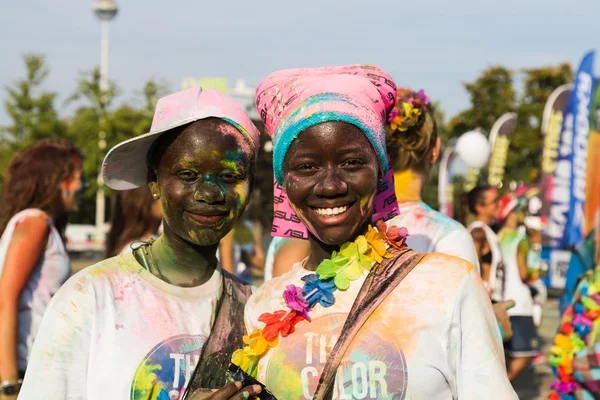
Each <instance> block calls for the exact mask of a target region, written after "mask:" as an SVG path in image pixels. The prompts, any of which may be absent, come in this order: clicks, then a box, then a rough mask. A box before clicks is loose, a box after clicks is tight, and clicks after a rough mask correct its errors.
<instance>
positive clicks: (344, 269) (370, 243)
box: [231, 221, 408, 378]
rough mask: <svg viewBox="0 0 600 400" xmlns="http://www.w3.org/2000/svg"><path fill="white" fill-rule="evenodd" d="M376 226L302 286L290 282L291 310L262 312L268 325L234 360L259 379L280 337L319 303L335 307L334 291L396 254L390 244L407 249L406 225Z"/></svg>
mask: <svg viewBox="0 0 600 400" xmlns="http://www.w3.org/2000/svg"><path fill="white" fill-rule="evenodd" d="M375 226H376V228H377V229H373V227H371V226H369V228H368V231H367V233H366V234H365V235H360V236H358V237H357V238H356V239H355V240H354V241H353V242H346V243H344V244H343V245H342V246H341V247H340V251H339V252H335V251H334V252H333V254H331V258H329V259H326V260H323V261H322V262H321V263H320V264H319V266H318V267H317V271H316V273H314V274H310V275H306V276H303V277H302V281H303V282H304V285H303V287H302V288H300V287H298V286H296V285H287V286H286V289H285V291H284V292H283V299H284V301H285V304H286V305H287V307H288V310H278V311H275V312H274V313H264V314H262V315H261V316H260V317H259V318H258V320H259V321H260V322H263V323H264V324H265V327H264V328H263V329H255V330H254V331H252V333H250V335H247V336H244V343H245V346H244V348H242V349H238V350H236V351H235V352H234V353H233V355H232V356H231V362H232V363H234V364H236V365H238V366H239V367H240V368H242V369H243V370H244V371H245V372H246V373H247V374H249V375H251V376H252V377H254V378H256V375H257V372H258V362H259V361H260V359H261V358H262V357H264V355H265V354H266V353H267V352H268V351H269V350H270V349H272V348H273V347H275V346H277V345H278V344H279V338H280V337H287V336H288V335H290V334H292V333H294V331H295V330H296V325H297V324H298V323H299V322H301V321H305V320H306V321H308V322H310V321H311V319H310V315H309V312H310V311H311V310H312V309H313V308H314V307H315V306H316V305H317V304H320V305H321V306H322V307H331V306H332V305H333V304H334V303H335V296H334V295H333V293H334V292H335V291H336V290H338V289H339V290H346V289H348V287H349V286H350V282H352V281H355V280H357V279H358V278H359V277H360V276H361V275H362V273H363V270H367V271H370V270H371V268H372V267H373V265H375V264H378V263H381V262H382V261H383V260H384V259H387V258H391V257H393V256H392V254H391V253H390V252H388V249H389V248H390V247H393V248H395V249H399V250H401V249H404V248H406V238H407V236H408V231H407V229H406V228H398V227H395V226H390V227H389V228H388V227H387V226H386V224H385V222H383V221H377V224H376V225H375Z"/></svg>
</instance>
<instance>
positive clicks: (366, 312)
mask: <svg viewBox="0 0 600 400" xmlns="http://www.w3.org/2000/svg"><path fill="white" fill-rule="evenodd" d="M425 255H426V254H425V253H420V252H417V251H414V250H405V251H403V252H401V253H400V254H399V255H398V256H397V257H394V258H392V259H389V260H386V261H387V262H383V263H381V264H377V265H375V266H374V267H373V269H372V270H371V272H370V273H369V275H368V276H367V279H366V280H365V282H364V283H363V285H362V287H361V288H360V292H359V293H358V296H357V297H356V300H355V301H354V304H353V305H352V309H351V310H350V312H349V313H348V319H347V320H346V322H345V323H344V327H343V329H342V332H341V334H340V337H339V339H338V341H337V342H336V344H335V346H334V347H333V350H332V351H331V354H330V355H329V358H328V359H327V362H326V363H325V367H324V368H323V372H322V373H321V377H320V379H319V384H318V385H317V389H316V391H315V394H314V396H313V399H318V400H323V399H331V397H332V394H333V387H334V382H335V377H336V373H337V369H338V367H339V365H340V363H341V362H342V358H343V356H344V354H346V351H347V350H348V347H350V344H351V343H352V340H353V339H354V337H355V336H356V334H357V333H358V332H359V331H360V329H361V328H362V327H363V325H364V324H365V322H366V321H367V319H369V317H370V316H371V314H372V313H373V312H374V311H375V310H376V309H377V307H379V305H380V304H381V303H382V302H383V301H384V300H385V299H386V297H387V296H388V295H389V294H390V293H391V292H392V291H393V290H394V289H395V288H396V287H397V286H398V284H399V283H400V282H402V280H403V279H404V278H405V277H406V275H408V273H409V272H410V271H412V269H413V268H414V267H415V266H416V265H417V264H418V263H419V262H420V261H421V260H422V259H423V257H425Z"/></svg>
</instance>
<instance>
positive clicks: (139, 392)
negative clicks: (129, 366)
mask: <svg viewBox="0 0 600 400" xmlns="http://www.w3.org/2000/svg"><path fill="white" fill-rule="evenodd" d="M205 342H206V336H203V335H178V336H173V337H171V338H169V339H166V340H163V341H162V342H160V343H159V344H158V345H156V346H155V347H154V348H153V349H152V350H151V351H150V352H149V353H148V354H147V355H146V357H144V359H143V360H142V362H141V363H140V365H139V366H138V368H137V370H136V372H135V375H134V377H133V382H132V383H131V394H130V400H142V399H144V400H148V399H150V400H178V399H180V398H181V396H183V392H184V391H185V388H186V387H187V385H188V383H189V381H190V379H191V377H192V374H193V372H194V369H195V368H196V365H197V364H198V361H199V360H200V353H201V351H202V346H204V343H205Z"/></svg>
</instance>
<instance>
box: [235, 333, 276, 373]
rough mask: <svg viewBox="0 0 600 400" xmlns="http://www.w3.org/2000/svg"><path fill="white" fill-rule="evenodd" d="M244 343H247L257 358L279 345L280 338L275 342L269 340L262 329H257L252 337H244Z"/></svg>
mask: <svg viewBox="0 0 600 400" xmlns="http://www.w3.org/2000/svg"><path fill="white" fill-rule="evenodd" d="M243 339H244V343H246V344H247V345H248V346H249V347H250V349H252V352H253V354H254V355H255V356H262V355H263V354H265V352H266V351H267V350H269V349H272V348H273V347H275V346H277V344H278V343H279V336H277V337H275V339H273V340H267V339H265V338H264V336H263V334H262V329H255V330H253V331H252V333H250V335H249V336H248V335H245V336H244V338H243ZM238 365H239V364H238Z"/></svg>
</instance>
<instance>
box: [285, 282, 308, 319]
mask: <svg viewBox="0 0 600 400" xmlns="http://www.w3.org/2000/svg"><path fill="white" fill-rule="evenodd" d="M285 288H286V289H285V290H284V292H283V299H284V300H285V304H287V306H288V307H289V308H290V309H292V310H295V311H297V312H298V315H299V316H301V317H302V318H304V319H305V320H307V321H309V322H310V316H309V315H308V310H309V309H310V306H309V305H308V301H306V299H305V298H304V296H302V288H299V287H298V286H296V285H287V286H286V287H285Z"/></svg>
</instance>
